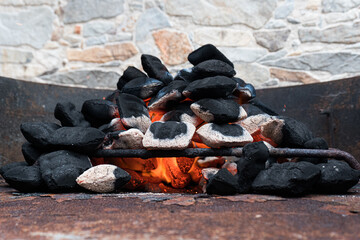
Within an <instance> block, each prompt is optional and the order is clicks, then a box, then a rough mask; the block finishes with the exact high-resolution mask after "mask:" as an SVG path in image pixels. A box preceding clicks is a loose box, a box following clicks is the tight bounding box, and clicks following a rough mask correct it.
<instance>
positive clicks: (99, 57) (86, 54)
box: [67, 43, 138, 63]
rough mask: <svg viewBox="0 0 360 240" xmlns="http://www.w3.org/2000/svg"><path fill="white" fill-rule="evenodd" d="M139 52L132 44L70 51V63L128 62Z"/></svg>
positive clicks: (68, 51)
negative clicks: (127, 60)
mask: <svg viewBox="0 0 360 240" xmlns="http://www.w3.org/2000/svg"><path fill="white" fill-rule="evenodd" d="M137 53H138V51H137V49H136V48H135V46H134V44H132V43H119V44H113V45H107V46H105V47H91V48H87V49H85V50H80V49H68V50H67V57H68V59H69V61H81V62H96V63H105V62H110V61H114V60H126V59H128V58H130V57H132V56H134V55H135V54H137Z"/></svg>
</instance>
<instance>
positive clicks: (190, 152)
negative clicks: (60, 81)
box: [92, 147, 360, 170]
mask: <svg viewBox="0 0 360 240" xmlns="http://www.w3.org/2000/svg"><path fill="white" fill-rule="evenodd" d="M269 153H270V156H272V157H316V158H334V159H341V160H344V161H346V162H347V163H348V164H349V165H350V166H351V167H352V168H354V169H358V170H360V163H359V162H358V161H357V160H356V159H355V158H354V156H352V155H351V154H350V153H347V152H344V151H341V150H339V149H334V148H332V149H328V150H323V149H299V148H271V149H269ZM242 154H243V149H242V148H241V147H238V148H218V149H215V148H188V149H184V150H146V149H111V150H98V151H96V152H95V153H94V154H93V155H92V156H94V157H137V158H156V157H189V158H193V157H204V156H236V157H241V156H242Z"/></svg>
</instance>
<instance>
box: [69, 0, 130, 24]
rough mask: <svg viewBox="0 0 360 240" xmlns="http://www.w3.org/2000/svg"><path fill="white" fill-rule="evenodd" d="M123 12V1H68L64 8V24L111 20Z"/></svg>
mask: <svg viewBox="0 0 360 240" xmlns="http://www.w3.org/2000/svg"><path fill="white" fill-rule="evenodd" d="M123 12H124V0H69V1H68V4H67V5H66V6H65V7H64V23H76V22H86V21H88V20H91V19H94V18H111V17H115V16H117V15H120V14H122V13H123Z"/></svg>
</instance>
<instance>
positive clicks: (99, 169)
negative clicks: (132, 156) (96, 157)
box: [76, 164, 131, 193]
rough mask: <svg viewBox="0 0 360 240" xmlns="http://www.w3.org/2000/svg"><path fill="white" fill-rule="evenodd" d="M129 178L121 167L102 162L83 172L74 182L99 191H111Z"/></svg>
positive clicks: (122, 184) (93, 190)
mask: <svg viewBox="0 0 360 240" xmlns="http://www.w3.org/2000/svg"><path fill="white" fill-rule="evenodd" d="M130 179H131V176H130V175H129V174H128V173H127V172H126V171H124V170H122V169H121V168H119V167H117V166H114V165H110V164H102V165H98V166H95V167H92V168H89V169H88V170H86V171H85V172H83V173H82V174H81V175H80V176H79V177H78V178H77V179H76V182H77V184H79V185H80V186H81V187H83V188H85V189H87V190H89V191H92V192H99V193H106V192H113V191H115V190H117V189H120V188H121V187H122V186H124V185H125V184H126V183H128V182H129V181H130Z"/></svg>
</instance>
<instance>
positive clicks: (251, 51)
mask: <svg viewBox="0 0 360 240" xmlns="http://www.w3.org/2000/svg"><path fill="white" fill-rule="evenodd" d="M219 50H220V51H221V52H222V53H223V54H224V55H225V56H226V57H227V58H228V59H229V60H230V61H231V62H247V63H250V62H255V61H257V60H258V59H260V58H262V57H263V56H265V55H266V54H267V51H266V50H265V49H263V48H230V47H220V48H219Z"/></svg>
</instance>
